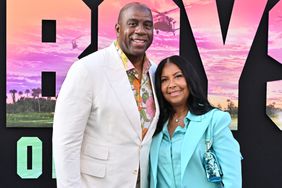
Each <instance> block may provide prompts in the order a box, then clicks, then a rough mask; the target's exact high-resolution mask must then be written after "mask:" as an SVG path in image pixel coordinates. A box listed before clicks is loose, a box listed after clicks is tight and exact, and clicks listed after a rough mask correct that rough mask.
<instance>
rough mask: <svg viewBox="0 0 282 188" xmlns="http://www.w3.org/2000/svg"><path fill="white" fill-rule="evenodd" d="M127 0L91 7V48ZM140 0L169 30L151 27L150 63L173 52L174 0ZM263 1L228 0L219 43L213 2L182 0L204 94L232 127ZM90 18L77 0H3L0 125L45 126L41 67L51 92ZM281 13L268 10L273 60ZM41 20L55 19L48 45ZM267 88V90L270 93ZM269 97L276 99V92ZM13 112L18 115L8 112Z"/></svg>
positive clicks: (109, 37)
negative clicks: (2, 114)
mask: <svg viewBox="0 0 282 188" xmlns="http://www.w3.org/2000/svg"><path fill="white" fill-rule="evenodd" d="M128 2H131V1H129V0H120V1H117V0H105V1H104V2H102V4H101V5H100V6H99V18H98V21H99V24H98V28H99V29H98V48H99V49H101V48H104V47H106V46H109V45H110V44H111V43H112V41H113V40H114V39H115V38H116V34H115V30H114V25H115V23H116V20H117V16H118V12H119V10H120V8H121V7H122V6H123V5H124V4H126V3H128ZM142 2H143V3H145V4H147V5H148V6H149V7H150V8H151V9H152V10H153V12H152V13H153V17H154V22H155V23H157V22H160V23H166V25H167V27H169V28H170V29H169V31H164V30H161V29H158V30H157V29H155V30H154V41H153V44H152V45H151V47H150V48H149V50H148V51H147V56H148V57H149V58H150V59H151V60H153V61H154V62H156V63H158V62H160V60H161V59H163V58H165V57H167V56H170V55H174V54H179V27H180V26H179V24H180V20H179V14H180V11H179V9H178V8H177V5H176V4H175V3H174V2H173V1H172V0H147V1H142ZM266 2H267V0H258V1H256V3H253V2H251V1H244V0H238V1H235V2H234V8H233V11H232V16H231V21H230V24H229V29H228V33H227V37H226V42H225V44H224V43H223V39H222V36H221V30H220V24H219V18H218V12H217V8H216V1H215V0H183V4H184V5H185V9H186V13H187V16H188V19H189V22H190V24H191V27H192V31H193V34H194V37H195V40H196V44H197V46H198V50H199V53H200V57H201V59H202V62H203V65H204V68H205V72H206V74H207V77H208V96H209V100H210V101H211V102H212V104H213V105H214V106H216V107H219V108H221V109H222V110H225V111H229V112H230V113H231V115H232V125H231V128H232V129H237V111H238V85H239V79H240V75H241V73H242V70H243V67H244V65H245V62H246V59H247V56H248V53H249V50H250V47H251V45H252V42H253V39H254V36H255V33H256V31H257V28H258V25H259V22H260V19H261V16H262V13H263V11H264V8H265V5H266ZM279 3H280V5H279V6H281V2H279ZM280 10H281V8H280ZM90 16H91V11H90V9H89V8H88V7H87V6H86V5H85V4H84V2H83V1H82V0H68V1H67V0H61V1H55V0H50V1H36V0H26V1H24V2H23V1H16V0H9V1H7V91H6V96H7V109H8V110H7V117H8V118H7V126H11V127H13V126H17V127H24V126H27V127H38V126H39V125H40V126H43V127H44V126H47V127H48V126H52V116H53V112H51V111H52V110H50V109H49V110H48V112H43V111H44V110H43V109H45V107H46V108H47V107H48V106H50V105H51V106H52V105H54V103H55V99H56V97H52V98H49V99H47V98H46V99H43V97H41V72H42V71H54V72H56V95H58V93H59V90H60V87H61V85H62V82H63V80H64V78H65V76H66V74H67V71H68V69H69V67H70V66H71V65H72V64H73V62H74V61H76V60H77V59H78V58H77V57H78V56H79V55H80V54H81V53H82V52H83V50H84V49H85V48H86V47H87V46H88V45H89V44H90V32H91V31H90V28H91V25H90V22H91V17H90ZM281 16H282V13H281V11H279V10H277V11H276V12H274V13H273V16H272V17H270V19H271V20H270V23H272V25H271V27H270V30H271V32H269V34H270V36H269V44H272V45H269V47H271V48H270V49H269V50H270V51H269V53H272V54H276V56H275V57H276V59H277V60H279V61H280V62H281V59H282V56H281V55H280V54H281V53H278V51H280V52H281V45H279V44H281V42H280V43H278V42H277V39H280V41H281V31H282V30H281V25H282V24H280V23H281ZM42 19H45V20H56V25H57V31H56V33H57V35H56V43H42V42H41V37H42V36H41V32H42V31H41V22H42ZM277 19H278V20H277ZM279 19H280V21H279ZM156 26H157V25H155V27H156ZM279 58H280V59H279ZM271 87H273V86H270V88H269V90H270V91H274V90H272V89H271ZM277 97H278V99H280V100H281V98H282V95H281V91H280V93H278V94H277ZM27 99H29V103H31V104H32V105H30V107H29V112H32V115H31V116H29V117H28V119H29V120H32V121H33V122H35V123H30V122H31V121H26V120H25V121H21V120H20V119H21V117H22V116H23V115H22V114H25V113H22V110H23V109H25V108H24V107H22V106H21V105H24V104H25V103H24V102H23V101H25V102H28V100H27ZM278 99H277V100H278ZM52 101H53V102H52ZM44 104H45V106H44ZM17 105H18V107H15V106H17ZM277 105H278V102H277ZM43 107H44V108H43ZM27 111H28V110H27ZM39 112H40V113H39ZM15 114H21V115H22V116H21V117H15ZM36 114H37V115H36ZM38 114H44V115H38ZM25 115H26V114H25ZM27 116H28V115H27ZM9 121H10V123H9ZM25 122H28V123H25Z"/></svg>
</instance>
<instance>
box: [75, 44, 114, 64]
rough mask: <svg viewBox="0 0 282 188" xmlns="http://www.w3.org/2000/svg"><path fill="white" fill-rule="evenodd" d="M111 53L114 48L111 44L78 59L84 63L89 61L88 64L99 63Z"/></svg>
mask: <svg viewBox="0 0 282 188" xmlns="http://www.w3.org/2000/svg"><path fill="white" fill-rule="evenodd" d="M110 53H112V49H111V46H108V47H106V48H103V49H100V50H98V51H96V52H93V53H91V54H89V55H87V56H85V57H83V58H81V59H79V60H78V61H79V62H83V63H88V64H99V63H102V62H103V59H105V58H107V57H109V56H110Z"/></svg>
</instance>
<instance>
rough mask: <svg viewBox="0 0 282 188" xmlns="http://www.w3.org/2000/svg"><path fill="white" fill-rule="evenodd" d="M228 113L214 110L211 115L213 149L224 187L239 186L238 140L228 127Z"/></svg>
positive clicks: (239, 161) (240, 183)
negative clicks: (221, 173)
mask: <svg viewBox="0 0 282 188" xmlns="http://www.w3.org/2000/svg"><path fill="white" fill-rule="evenodd" d="M230 123H231V117H230V115H229V113H227V112H222V111H219V110H216V112H215V113H214V114H213V117H212V124H213V126H214V127H213V128H214V134H213V146H212V147H213V149H214V151H215V153H216V156H217V157H218V160H219V163H220V165H221V168H222V172H223V184H224V188H241V187H242V173H241V159H242V156H241V153H240V146H239V144H238V142H237V141H236V140H235V139H234V137H233V135H232V132H231V131H230V129H229V125H230Z"/></svg>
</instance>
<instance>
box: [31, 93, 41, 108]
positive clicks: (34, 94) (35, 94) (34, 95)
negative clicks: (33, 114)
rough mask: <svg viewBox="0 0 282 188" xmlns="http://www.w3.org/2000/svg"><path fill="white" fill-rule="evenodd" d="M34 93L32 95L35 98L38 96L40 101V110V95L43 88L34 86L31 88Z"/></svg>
mask: <svg viewBox="0 0 282 188" xmlns="http://www.w3.org/2000/svg"><path fill="white" fill-rule="evenodd" d="M31 91H32V93H31V95H32V96H33V98H34V99H35V98H37V103H38V112H40V101H39V95H40V94H41V89H40V88H34V89H32V90H31Z"/></svg>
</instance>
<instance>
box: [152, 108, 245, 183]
mask: <svg viewBox="0 0 282 188" xmlns="http://www.w3.org/2000/svg"><path fill="white" fill-rule="evenodd" d="M188 118H189V120H190V123H189V125H188V129H187V131H186V133H185V136H184V140H183V144H182V149H181V182H182V184H181V185H182V186H181V188H219V187H221V185H220V184H218V183H210V182H208V181H207V177H206V174H205V170H204V167H203V163H202V161H203V154H204V152H205V150H206V145H205V131H206V129H207V127H208V126H212V127H213V138H212V139H213V145H212V147H213V149H214V151H215V153H216V155H217V157H218V160H219V163H220V165H221V168H222V171H223V184H224V188H241V187H242V176H241V159H242V157H241V154H240V147H239V144H238V142H237V141H236V140H235V139H234V137H233V135H232V132H231V131H230V129H229V125H230V122H231V117H230V115H229V113H227V112H223V111H220V110H218V109H213V110H211V111H209V112H207V113H206V114H203V115H193V114H192V113H190V112H189V113H188ZM211 136H212V135H211ZM162 138H163V133H162V132H160V133H158V134H157V135H155V136H154V137H153V140H152V144H151V149H150V188H157V184H158V182H157V173H158V171H157V169H158V168H157V167H158V155H159V148H160V144H161V141H162ZM162 188H164V187H162Z"/></svg>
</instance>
